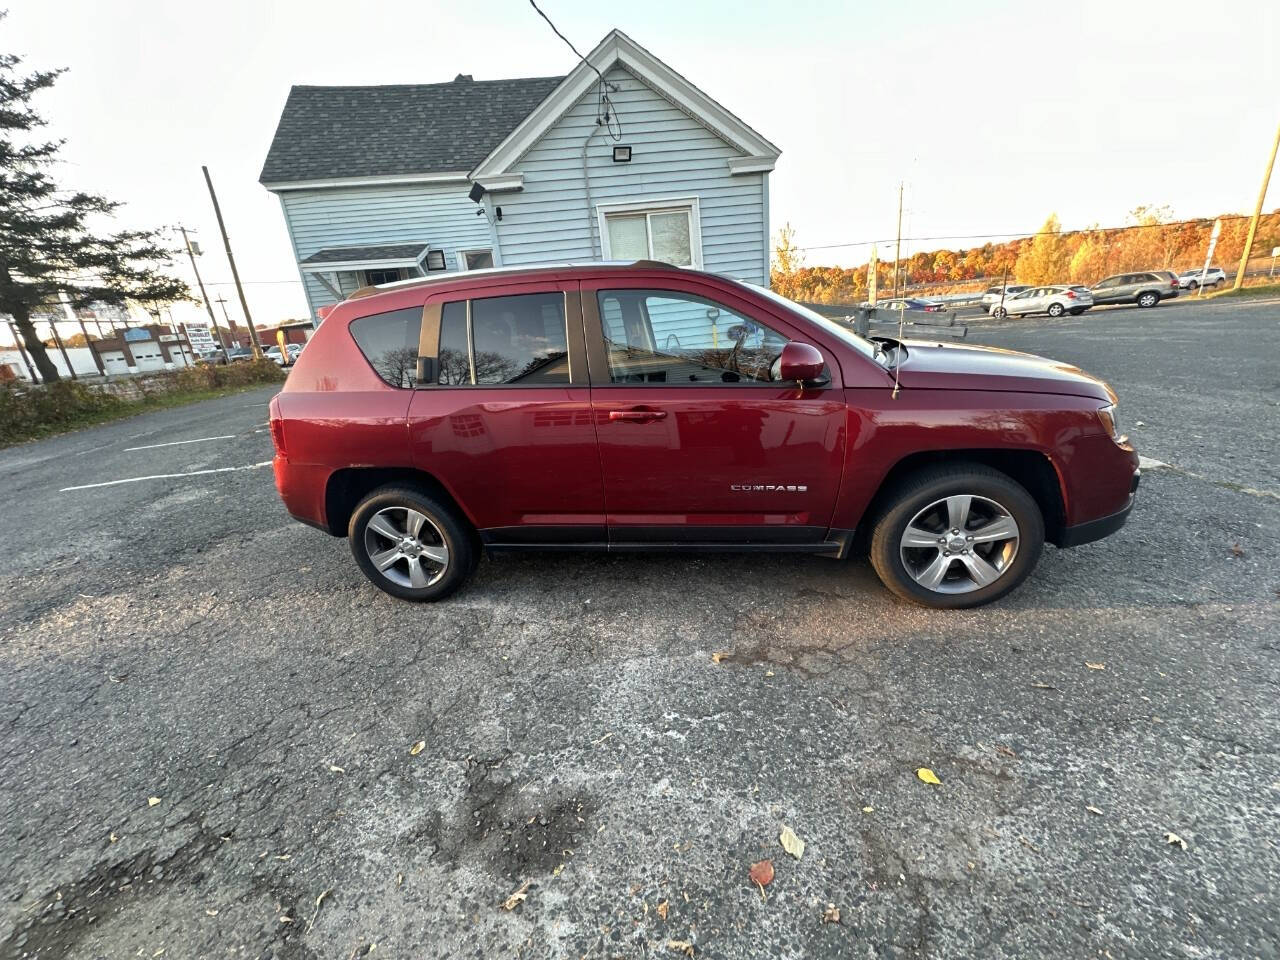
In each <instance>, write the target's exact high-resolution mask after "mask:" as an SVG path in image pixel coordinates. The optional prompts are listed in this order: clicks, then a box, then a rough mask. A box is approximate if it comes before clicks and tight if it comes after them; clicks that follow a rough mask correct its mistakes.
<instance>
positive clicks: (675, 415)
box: [271, 261, 1138, 607]
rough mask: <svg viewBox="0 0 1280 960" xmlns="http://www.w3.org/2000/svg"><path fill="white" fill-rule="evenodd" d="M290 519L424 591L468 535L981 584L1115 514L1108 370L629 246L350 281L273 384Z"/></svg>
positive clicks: (365, 566)
mask: <svg viewBox="0 0 1280 960" xmlns="http://www.w3.org/2000/svg"><path fill="white" fill-rule="evenodd" d="M271 435H272V438H273V440H274V443H275V448H276V455H275V478H276V486H277V488H278V489H279V491H280V496H281V497H282V498H283V500H284V503H285V506H286V507H287V508H288V510H289V512H290V513H291V514H292V515H293V516H294V517H296V518H297V519H299V520H301V521H303V522H305V523H309V524H311V525H313V526H316V527H319V528H320V529H321V530H324V531H326V532H327V533H330V534H333V535H335V536H346V537H347V538H348V539H349V541H350V545H351V549H352V552H353V553H354V554H355V559H356V562H357V563H358V564H359V565H360V568H361V569H362V570H363V571H364V573H365V574H366V575H367V576H368V578H369V579H370V580H371V581H373V583H374V584H376V585H377V586H378V587H380V588H382V589H383V590H385V591H386V592H388V593H390V594H393V595H395V596H397V597H403V598H404V599H407V600H437V599H440V598H442V597H445V596H447V595H448V594H450V593H452V592H453V591H454V590H456V589H457V588H458V587H459V586H460V585H461V584H462V583H463V582H464V581H465V580H466V579H467V578H468V577H469V576H470V575H471V573H472V571H473V570H474V569H475V566H476V564H477V562H478V561H479V558H480V554H481V552H482V551H483V550H534V549H538V550H546V549H551V550H566V549H573V550H607V551H670V550H704V551H712V550H714V551H725V550H746V551H784V552H791V553H810V554H820V555H824V556H830V557H846V556H848V555H849V553H850V552H851V550H852V549H853V548H854V547H855V545H861V546H863V547H865V548H866V549H868V550H869V551H870V555H871V562H872V564H873V565H874V566H875V569H876V571H877V572H878V573H879V575H880V578H881V579H882V580H883V581H884V583H885V585H886V586H888V587H889V589H891V590H892V591H894V592H895V593H896V594H898V595H899V596H902V597H905V598H908V599H911V600H914V601H917V602H919V603H923V604H926V605H928V606H933V607H968V606H976V605H978V604H981V603H985V602H987V601H989V600H993V599H995V598H996V597H999V596H1002V595H1003V594H1005V593H1007V592H1008V591H1009V590H1012V589H1013V588H1014V587H1015V586H1017V585H1018V583H1020V582H1021V581H1022V580H1023V579H1024V578H1025V577H1026V576H1027V574H1028V573H1029V572H1030V571H1031V568H1032V567H1033V566H1034V565H1035V563H1036V560H1037V559H1038V558H1039V556H1040V552H1041V548H1042V546H1043V544H1044V542H1045V541H1046V540H1048V541H1049V542H1051V543H1054V544H1056V545H1057V546H1059V547H1068V546H1073V545H1076V544H1081V543H1086V542H1088V541H1091V540H1096V539H1098V538H1100V537H1104V536H1106V535H1108V534H1110V533H1112V532H1113V531H1115V530H1116V529H1118V528H1119V527H1120V526H1121V524H1123V523H1124V521H1125V519H1126V517H1127V516H1128V513H1129V511H1130V509H1131V507H1132V505H1133V499H1134V493H1135V490H1136V488H1137V483H1138V469H1137V460H1138V458H1137V455H1136V454H1135V453H1134V450H1133V448H1132V447H1131V446H1129V444H1128V442H1127V440H1126V438H1124V437H1122V436H1120V435H1119V433H1118V432H1117V430H1116V419H1115V395H1114V394H1113V393H1112V392H1111V390H1110V389H1109V388H1108V387H1107V386H1106V384H1104V383H1101V382H1100V381H1098V380H1096V379H1094V378H1093V377H1090V376H1088V375H1087V374H1085V373H1083V372H1081V371H1080V370H1077V369H1075V368H1073V367H1069V366H1066V365H1064V364H1060V363H1053V362H1051V361H1048V360H1042V359H1040V358H1038V357H1033V356H1029V355H1027V354H1019V353H1013V352H1010V351H1006V350H994V349H989V348H984V347H973V346H960V345H951V344H938V343H932V342H930V343H922V342H921V343H917V342H913V341H907V342H899V341H896V340H892V339H888V338H877V339H875V340H866V339H863V338H862V337H859V336H858V335H856V334H855V333H854V332H853V331H852V330H851V329H849V328H847V327H845V326H843V325H841V324H839V323H837V322H834V321H832V320H828V319H825V318H823V317H821V316H819V315H818V314H816V313H813V312H811V311H809V310H807V309H805V308H804V307H800V306H798V305H796V304H794V303H792V302H791V301H789V300H785V299H783V298H782V297H780V296H778V295H776V294H774V293H771V292H769V291H768V290H764V289H761V288H758V287H755V286H751V285H749V284H746V283H741V282H738V281H735V280H730V279H727V278H724V277H719V276H714V275H711V274H706V273H699V272H696V271H692V270H686V269H679V268H675V267H670V266H667V265H665V264H658V263H651V262H643V261H642V262H638V263H635V264H634V265H621V264H590V265H582V266H559V267H541V268H522V269H509V270H502V269H499V270H489V271H484V272H480V273H460V274H454V275H450V276H445V277H434V278H424V279H420V280H412V281H404V282H401V283H398V284H388V285H386V286H383V287H376V288H366V289H364V290H360V291H357V292H356V293H355V294H353V295H352V296H351V297H350V298H349V299H348V300H346V301H345V302H343V303H341V304H338V305H337V306H336V307H334V308H333V309H332V311H331V312H330V313H329V314H328V315H327V317H326V318H325V320H324V322H323V323H322V324H321V326H320V328H319V329H318V330H317V331H316V333H315V336H314V337H313V338H312V340H311V342H310V343H309V344H308V346H307V349H306V350H305V351H304V352H303V353H302V355H301V356H300V357H299V358H298V361H297V364H296V366H295V367H294V370H293V373H292V374H291V375H290V377H289V379H288V381H287V382H286V384H285V386H284V388H283V389H282V390H281V392H280V394H279V395H277V396H276V397H275V399H273V400H272V402H271Z"/></svg>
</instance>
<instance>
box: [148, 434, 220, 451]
mask: <svg viewBox="0 0 1280 960" xmlns="http://www.w3.org/2000/svg"><path fill="white" fill-rule="evenodd" d="M235 436H236V435H235V434H234V433H224V434H223V435H222V436H220V437H201V438H200V439H198V440H170V441H169V442H168V443H147V444H143V445H142V446H141V447H125V448H124V452H125V453H128V452H129V451H130V450H154V449H155V448H156V447H176V446H179V445H181V444H184V443H208V442H209V441H210V440H234V439H235Z"/></svg>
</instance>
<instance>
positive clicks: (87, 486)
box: [58, 460, 271, 493]
mask: <svg viewBox="0 0 1280 960" xmlns="http://www.w3.org/2000/svg"><path fill="white" fill-rule="evenodd" d="M269 466H271V461H270V460H263V461H262V462H261V463H251V464H249V465H247V466H244V467H215V468H214V469H212V470H190V471H188V472H187V473H153V474H151V475H150V476H147V477H126V478H125V479H123V480H106V481H104V482H102V483H82V484H80V485H79V486H75V487H63V488H62V489H61V490H59V491H58V492H59V493H70V492H71V491H72V490H91V489H93V488H94V487H114V486H117V485H118V484H121V483H141V482H142V481H143V480H172V479H175V478H177V477H199V476H203V475H204V474H207V473H233V472H235V471H237V470H258V469H260V468H262V467H269Z"/></svg>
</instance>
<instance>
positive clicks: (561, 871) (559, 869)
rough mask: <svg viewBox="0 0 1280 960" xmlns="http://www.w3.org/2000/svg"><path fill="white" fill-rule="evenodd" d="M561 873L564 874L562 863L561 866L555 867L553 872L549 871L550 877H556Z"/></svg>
mask: <svg viewBox="0 0 1280 960" xmlns="http://www.w3.org/2000/svg"><path fill="white" fill-rule="evenodd" d="M562 873H564V864H563V863H562V864H560V865H559V866H558V867H556V868H555V869H554V870H552V871H551V875H552V876H553V877H558V876H560V874H562Z"/></svg>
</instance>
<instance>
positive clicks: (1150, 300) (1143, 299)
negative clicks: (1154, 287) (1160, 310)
mask: <svg viewBox="0 0 1280 960" xmlns="http://www.w3.org/2000/svg"><path fill="white" fill-rule="evenodd" d="M1159 302H1160V298H1159V297H1158V296H1157V295H1156V294H1154V293H1151V292H1150V291H1148V292H1146V293H1140V294H1138V306H1140V307H1154V306H1155V305H1156V304H1157V303H1159Z"/></svg>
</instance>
